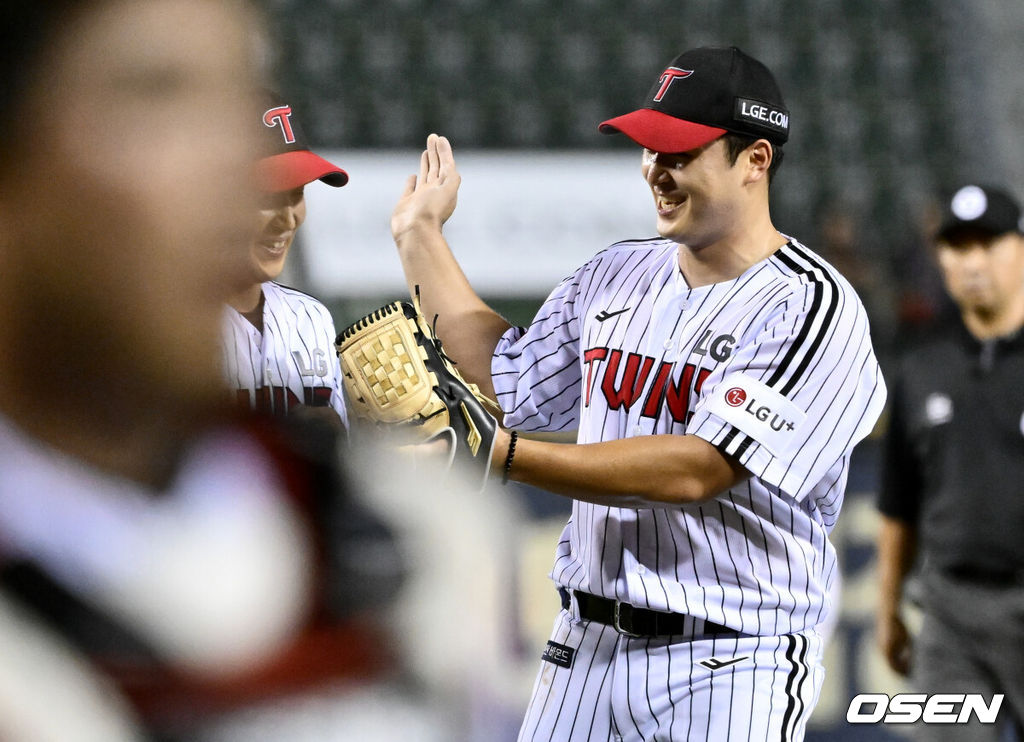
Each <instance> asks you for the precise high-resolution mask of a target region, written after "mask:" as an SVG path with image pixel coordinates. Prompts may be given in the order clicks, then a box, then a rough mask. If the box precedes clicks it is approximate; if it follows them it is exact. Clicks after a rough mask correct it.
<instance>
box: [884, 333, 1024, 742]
mask: <svg viewBox="0 0 1024 742" xmlns="http://www.w3.org/2000/svg"><path fill="white" fill-rule="evenodd" d="M892 381H893V382H894V383H892V384H891V387H890V388H891V390H892V391H891V396H890V402H891V420H890V430H889V436H888V439H887V444H886V459H885V472H884V478H883V486H882V492H881V496H880V500H879V509H880V510H881V511H882V512H883V513H884V514H885V515H887V516H889V517H890V518H894V519H897V520H901V521H905V522H907V523H908V524H912V525H913V526H914V527H915V530H916V531H917V534H918V539H919V553H920V554H921V556H922V557H923V560H922V561H921V577H922V580H921V586H922V588H923V589H922V591H921V599H922V604H923V607H924V612H925V622H924V626H923V628H922V631H921V632H920V635H919V637H918V639H917V642H916V647H915V659H914V668H915V669H914V673H915V679H916V681H917V684H918V685H920V686H921V690H923V691H928V692H930V693H936V692H949V693H968V692H978V693H982V694H984V695H985V696H986V700H991V699H992V696H993V694H994V693H996V692H1001V693H1005V694H1006V697H1005V699H1004V706H1003V711H1002V713H1001V716H1002V715H1005V714H1007V713H1013V714H1014V715H1015V716H1016V717H1017V719H1018V720H1020V719H1021V718H1022V716H1024V331H1018V332H1017V333H1016V334H1014V335H1013V336H1010V337H1005V338H999V339H994V340H988V341H984V342H981V341H979V340H977V339H975V338H974V336H973V335H971V334H970V333H969V332H968V331H967V329H966V327H964V325H963V324H962V323H961V322H960V320H959V318H958V317H957V318H953V319H952V320H951V321H950V322H948V323H946V324H945V325H944V326H942V327H941V328H939V329H938V330H937V331H936V332H935V333H934V334H932V335H931V336H930V337H928V338H927V339H925V340H923V341H922V342H920V343H919V344H916V345H915V346H914V347H912V348H909V349H908V350H907V351H906V352H905V354H904V356H903V358H902V359H901V362H900V364H899V367H898V371H897V373H896V378H895V379H894V380H892ZM944 731H952V730H944Z"/></svg>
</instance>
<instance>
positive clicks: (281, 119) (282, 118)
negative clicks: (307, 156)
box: [263, 106, 295, 144]
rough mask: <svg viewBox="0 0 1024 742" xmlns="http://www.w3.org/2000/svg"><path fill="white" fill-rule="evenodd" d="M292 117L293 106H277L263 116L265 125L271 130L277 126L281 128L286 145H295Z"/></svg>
mask: <svg viewBox="0 0 1024 742" xmlns="http://www.w3.org/2000/svg"><path fill="white" fill-rule="evenodd" d="M291 115H292V107H291V106H277V107H275V108H271V109H270V110H268V111H267V112H266V113H264V114H263V123H264V124H266V125H267V126H269V127H270V128H271V129H273V128H274V127H275V126H280V127H281V133H282V134H284V141H285V143H286V144H295V132H294V131H293V130H292V122H291Z"/></svg>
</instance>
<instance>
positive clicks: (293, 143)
mask: <svg viewBox="0 0 1024 742" xmlns="http://www.w3.org/2000/svg"><path fill="white" fill-rule="evenodd" d="M260 110H261V113H262V121H261V122H260V124H259V126H260V129H261V130H262V132H263V143H264V147H265V151H266V152H270V153H271V154H269V155H268V156H266V157H264V158H262V159H261V160H259V162H257V163H256V178H257V180H258V182H259V186H260V188H261V189H262V190H264V191H268V192H271V193H276V192H278V191H290V190H292V189H293V188H298V187H299V186H303V185H306V183H312V182H313V181H314V180H322V181H323V182H324V183H326V184H327V185H330V186H334V187H335V188H340V187H341V186H343V185H345V184H346V183H348V173H346V172H345V171H344V170H342V169H341V168H340V167H338V166H337V165H334V164H332V163H330V162H328V161H327V160H325V159H324V158H323V157H321V156H320V155H317V154H315V153H313V152H311V151H310V149H309V146H308V145H307V144H306V138H305V137H304V136H303V134H302V129H301V128H300V127H299V123H298V121H296V119H295V115H294V114H293V112H292V107H291V106H290V105H289V104H288V103H285V102H284V101H283V99H282V98H281V97H280V96H277V95H274V94H271V93H268V94H267V95H266V96H265V98H264V99H263V105H261V106H260Z"/></svg>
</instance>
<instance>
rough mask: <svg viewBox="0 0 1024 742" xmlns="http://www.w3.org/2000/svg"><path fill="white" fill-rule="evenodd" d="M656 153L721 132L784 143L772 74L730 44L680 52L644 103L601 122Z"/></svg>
mask: <svg viewBox="0 0 1024 742" xmlns="http://www.w3.org/2000/svg"><path fill="white" fill-rule="evenodd" d="M598 128H599V129H600V131H601V132H602V133H604V134H618V133H622V134H625V135H626V136H627V137H629V138H630V139H632V140H633V141H634V142H636V143H637V144H639V145H641V146H643V147H646V148H647V149H650V150H653V151H655V152H666V153H669V152H686V151H688V150H691V149H694V148H696V147H700V146H701V145H704V144H707V143H708V142H711V141H714V140H715V139H718V137H720V136H722V135H723V134H725V133H726V132H733V133H736V134H745V135H748V136H754V137H758V138H764V139H767V140H768V141H769V142H771V143H772V144H783V143H784V142H785V141H786V139H788V138H789V111H788V110H787V109H786V106H785V104H784V103H783V102H782V93H781V92H780V91H779V86H778V85H777V84H776V82H775V78H774V77H773V76H772V73H771V72H770V71H769V70H768V68H767V67H765V66H764V65H763V64H761V63H760V62H758V61H757V60H756V59H754V58H753V57H751V56H749V55H747V54H744V53H743V52H742V51H740V50H739V49H737V48H736V47H734V46H730V47H701V48H699V49H691V50H690V51H687V52H683V53H682V54H680V55H679V56H678V57H676V58H675V59H674V60H673V61H672V64H670V65H669V66H668V67H667V68H666V69H665V70H664V72H662V73H661V75H660V76H659V77H658V80H657V82H655V83H654V86H653V87H652V88H651V90H650V92H649V93H648V94H647V97H646V98H645V99H644V103H643V107H642V108H640V109H638V110H636V111H633V112H632V113H627V114H625V115H623V116H618V117H616V118H613V119H609V120H608V121H604V122H602V123H601V125H600V126H599V127H598Z"/></svg>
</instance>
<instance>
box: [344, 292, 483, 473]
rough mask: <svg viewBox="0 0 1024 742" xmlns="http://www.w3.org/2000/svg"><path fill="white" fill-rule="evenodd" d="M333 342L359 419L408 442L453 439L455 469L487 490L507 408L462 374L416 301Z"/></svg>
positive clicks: (369, 318)
mask: <svg viewBox="0 0 1024 742" xmlns="http://www.w3.org/2000/svg"><path fill="white" fill-rule="evenodd" d="M335 345H336V347H337V350H338V358H339V359H340V361H341V370H342V374H343V377H342V381H343V383H344V386H345V392H346V396H347V397H348V401H349V409H350V410H351V412H352V414H353V415H354V416H355V417H357V418H359V419H362V420H366V421H369V422H371V423H372V424H374V425H376V426H378V427H384V428H387V429H389V430H392V431H394V432H396V433H398V434H399V436H400V439H401V441H402V442H403V443H425V442H427V441H431V440H434V439H436V438H439V437H445V438H447V439H448V442H449V448H448V451H449V465H451V464H452V463H453V462H460V463H459V464H458V466H462V467H465V468H466V469H467V470H468V471H469V472H470V473H471V475H472V476H474V478H475V479H477V480H478V481H479V482H480V486H481V488H482V487H483V485H484V483H485V482H486V481H487V475H488V472H489V471H490V462H491V451H492V449H493V448H494V433H495V431H496V430H497V421H496V419H495V415H498V414H500V413H501V408H500V407H498V404H497V403H496V402H494V401H493V400H491V399H489V398H487V397H486V396H484V395H483V394H482V393H481V392H480V390H479V388H478V387H477V386H476V385H475V384H470V383H469V382H467V381H466V380H465V379H463V378H462V375H461V374H460V373H459V372H458V370H456V368H455V365H454V362H453V361H452V360H451V359H450V358H448V356H447V355H446V354H445V353H444V351H443V350H442V348H441V341H440V340H438V339H437V337H435V335H434V332H433V331H432V329H431V328H430V326H429V325H428V324H427V321H426V319H425V318H424V317H423V315H422V314H421V313H420V308H419V298H418V297H417V299H416V300H415V301H414V302H413V303H409V302H397V301H396V302H393V303H391V304H388V305H387V306H384V307H381V308H380V309H378V310H377V311H375V312H371V313H370V314H368V315H366V316H365V317H363V318H362V319H361V320H359V321H358V322H355V323H354V324H352V325H351V326H349V327H348V328H347V329H345V330H343V331H342V332H341V333H339V334H338V337H337V339H336V340H335Z"/></svg>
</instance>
